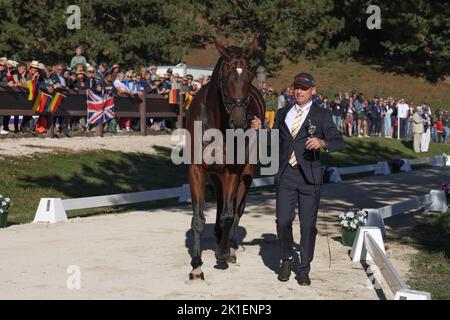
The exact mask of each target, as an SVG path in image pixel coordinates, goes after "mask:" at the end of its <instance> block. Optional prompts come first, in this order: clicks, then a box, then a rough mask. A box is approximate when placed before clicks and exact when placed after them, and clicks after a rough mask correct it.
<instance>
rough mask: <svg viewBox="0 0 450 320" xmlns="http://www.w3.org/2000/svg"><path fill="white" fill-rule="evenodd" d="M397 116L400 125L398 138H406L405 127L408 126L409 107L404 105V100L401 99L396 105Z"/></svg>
mask: <svg viewBox="0 0 450 320" xmlns="http://www.w3.org/2000/svg"><path fill="white" fill-rule="evenodd" d="M397 116H398V118H399V124H400V138H403V139H404V138H405V137H406V126H407V125H408V118H409V106H408V104H406V103H405V99H403V98H401V99H400V100H399V101H398V104H397Z"/></svg>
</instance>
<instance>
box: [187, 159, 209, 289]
mask: <svg viewBox="0 0 450 320" xmlns="http://www.w3.org/2000/svg"><path fill="white" fill-rule="evenodd" d="M188 180H189V185H190V189H191V198H192V209H193V216H192V223H191V228H192V232H193V234H194V243H193V249H192V260H191V266H192V271H191V273H190V274H189V279H191V280H193V279H203V280H204V279H205V278H204V275H203V272H202V270H201V266H202V264H203V262H202V251H201V237H202V233H203V229H204V228H205V214H204V212H203V210H204V208H203V206H204V200H205V170H204V168H203V167H202V166H201V165H196V164H191V165H190V166H189V170H188Z"/></svg>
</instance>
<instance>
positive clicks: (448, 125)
mask: <svg viewBox="0 0 450 320" xmlns="http://www.w3.org/2000/svg"><path fill="white" fill-rule="evenodd" d="M442 125H443V126H444V132H445V135H444V143H448V136H449V134H450V118H449V116H448V110H444V115H443V116H442Z"/></svg>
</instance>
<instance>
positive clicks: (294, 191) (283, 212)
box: [276, 165, 320, 275]
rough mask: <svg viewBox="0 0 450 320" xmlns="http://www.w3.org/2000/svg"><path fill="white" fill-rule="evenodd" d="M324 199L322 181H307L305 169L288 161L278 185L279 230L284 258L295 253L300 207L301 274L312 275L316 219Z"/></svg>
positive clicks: (282, 256) (277, 212)
mask: <svg viewBox="0 0 450 320" xmlns="http://www.w3.org/2000/svg"><path fill="white" fill-rule="evenodd" d="M319 201H320V185H319V184H316V185H314V184H309V183H307V182H306V181H305V178H304V175H303V172H302V169H301V168H299V167H292V166H290V165H288V166H287V167H286V169H285V170H284V172H283V174H282V176H281V177H280V178H279V182H278V185H277V207H276V214H277V221H276V223H277V234H278V239H280V245H281V258H282V259H289V258H291V257H292V256H293V245H294V239H293V234H292V222H293V221H294V219H295V214H296V208H298V210H299V213H300V214H299V216H300V235H301V240H300V257H301V263H300V266H299V274H300V275H308V274H309V271H310V269H311V267H310V264H311V261H312V260H313V257H314V247H315V242H316V235H317V229H316V221H317V211H318V206H319Z"/></svg>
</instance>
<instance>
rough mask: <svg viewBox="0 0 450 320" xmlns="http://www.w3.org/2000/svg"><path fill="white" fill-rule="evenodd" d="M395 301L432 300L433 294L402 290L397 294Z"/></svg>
mask: <svg viewBox="0 0 450 320" xmlns="http://www.w3.org/2000/svg"><path fill="white" fill-rule="evenodd" d="M394 300H431V294H430V293H429V292H425V291H416V290H411V289H400V290H398V291H397V292H396V293H395V297H394Z"/></svg>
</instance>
